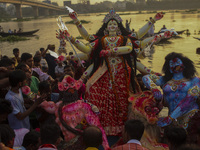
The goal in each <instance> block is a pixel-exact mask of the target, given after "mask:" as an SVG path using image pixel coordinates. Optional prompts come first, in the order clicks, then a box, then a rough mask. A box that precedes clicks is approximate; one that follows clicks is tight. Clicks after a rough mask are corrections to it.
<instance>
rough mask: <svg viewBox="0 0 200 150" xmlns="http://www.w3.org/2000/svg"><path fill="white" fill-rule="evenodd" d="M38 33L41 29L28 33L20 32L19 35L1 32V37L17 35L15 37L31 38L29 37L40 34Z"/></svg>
mask: <svg viewBox="0 0 200 150" xmlns="http://www.w3.org/2000/svg"><path fill="white" fill-rule="evenodd" d="M38 31H39V29H37V30H33V31H27V32H19V33H6V32H0V36H2V37H6V36H11V35H15V36H29V35H33V34H34V33H36V32H38Z"/></svg>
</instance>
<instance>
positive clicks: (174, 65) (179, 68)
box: [169, 58, 184, 73]
mask: <svg viewBox="0 0 200 150" xmlns="http://www.w3.org/2000/svg"><path fill="white" fill-rule="evenodd" d="M169 67H170V72H171V73H180V72H183V69H184V65H183V62H182V60H181V59H180V58H174V59H172V60H170V61H169Z"/></svg>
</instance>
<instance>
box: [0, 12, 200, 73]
mask: <svg viewBox="0 0 200 150" xmlns="http://www.w3.org/2000/svg"><path fill="white" fill-rule="evenodd" d="M151 16H152V17H153V16H154V14H134V15H121V17H122V19H123V20H124V23H125V20H126V19H130V18H131V19H132V22H131V28H134V29H135V30H136V31H137V30H138V29H139V28H140V27H142V26H143V25H144V24H145V23H146V21H145V20H146V19H148V18H149V17H151ZM103 18H104V15H98V14H90V15H84V16H83V15H80V16H79V19H80V20H82V19H83V20H87V21H91V23H89V24H84V26H85V28H86V29H87V31H88V32H89V33H91V34H92V33H96V31H97V30H98V29H99V28H100V26H101V25H102V20H103ZM63 21H70V18H69V17H63ZM164 24H165V25H166V27H167V28H169V29H170V28H174V29H175V30H176V31H181V30H185V29H189V31H190V33H191V35H190V36H187V35H185V34H183V35H180V38H177V39H170V40H169V41H168V42H167V43H165V44H158V45H156V46H155V52H154V53H153V55H152V57H149V58H145V59H144V60H142V62H143V63H144V64H145V65H146V66H147V67H151V68H153V70H154V71H157V72H161V68H162V66H163V63H164V57H165V56H166V55H167V54H168V53H170V52H173V51H174V52H180V53H184V54H185V55H186V56H188V57H189V58H190V59H192V60H193V61H194V63H195V65H196V67H197V71H198V72H199V73H200V61H199V55H197V54H196V48H197V47H200V41H198V40H196V39H194V38H193V37H199V38H200V35H198V34H195V32H194V30H196V31H197V33H198V31H199V30H200V14H183V13H166V14H165V16H164V18H163V19H162V20H160V21H158V22H157V23H156V24H155V32H156V31H158V30H159V29H160V28H161V27H162V26H163V25H164ZM0 25H1V26H2V27H3V28H4V31H7V30H8V29H9V28H10V29H12V30H14V29H18V28H22V29H23V31H30V30H35V29H40V31H39V32H37V33H36V35H37V36H34V37H30V40H28V41H20V42H15V43H8V42H2V43H0V49H1V52H2V54H3V55H8V56H12V49H13V48H16V47H17V48H19V49H20V52H21V53H23V52H30V53H33V54H34V53H35V51H37V50H39V48H41V47H45V48H46V47H47V45H48V44H55V45H56V47H57V48H58V47H59V40H58V39H56V30H57V29H58V26H57V24H56V18H46V19H38V20H32V21H27V22H6V23H0ZM67 27H68V28H69V31H70V33H71V34H72V35H73V36H74V37H76V36H79V33H78V30H77V28H76V26H75V25H73V24H68V25H67ZM83 42H86V41H84V40H83ZM67 49H68V51H72V48H71V47H70V44H69V43H67Z"/></svg>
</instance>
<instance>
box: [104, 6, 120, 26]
mask: <svg viewBox="0 0 200 150" xmlns="http://www.w3.org/2000/svg"><path fill="white" fill-rule="evenodd" d="M110 19H115V20H117V22H118V23H120V22H122V18H121V17H120V16H119V14H116V12H115V11H114V9H113V8H112V9H111V10H110V12H109V13H108V14H107V15H106V16H105V18H104V19H103V22H104V23H107V22H108V21H109V20H110Z"/></svg>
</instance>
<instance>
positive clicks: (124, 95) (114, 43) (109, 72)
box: [85, 36, 131, 135]
mask: <svg viewBox="0 0 200 150" xmlns="http://www.w3.org/2000/svg"><path fill="white" fill-rule="evenodd" d="M98 42H99V41H98V40H96V41H94V42H93V48H94V50H95V47H96V46H97V45H98ZM101 42H102V45H103V49H104V50H109V49H111V48H114V47H120V46H122V44H123V36H115V37H108V36H105V37H103V38H102V40H101ZM127 44H131V41H129V40H128V41H127V43H126V45H127ZM105 60H106V63H107V65H106V63H105V62H104V63H103V65H102V66H100V67H99V68H98V69H97V70H96V72H95V73H94V74H93V75H92V77H91V78H90V79H89V80H88V82H87V84H86V87H87V89H88V90H87V92H86V95H85V99H86V100H88V101H89V102H91V103H92V104H94V105H96V106H97V107H98V108H99V111H100V115H99V118H100V122H101V124H102V126H103V128H104V130H105V132H106V134H107V135H118V134H120V133H121V132H122V129H123V125H124V122H125V121H126V119H127V113H128V97H129V83H130V78H129V77H130V72H131V68H130V67H129V66H128V64H127V62H126V61H125V60H124V58H123V57H122V56H107V57H106V59H105ZM125 63H126V65H125ZM126 66H127V67H126ZM126 68H127V69H126Z"/></svg>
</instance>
